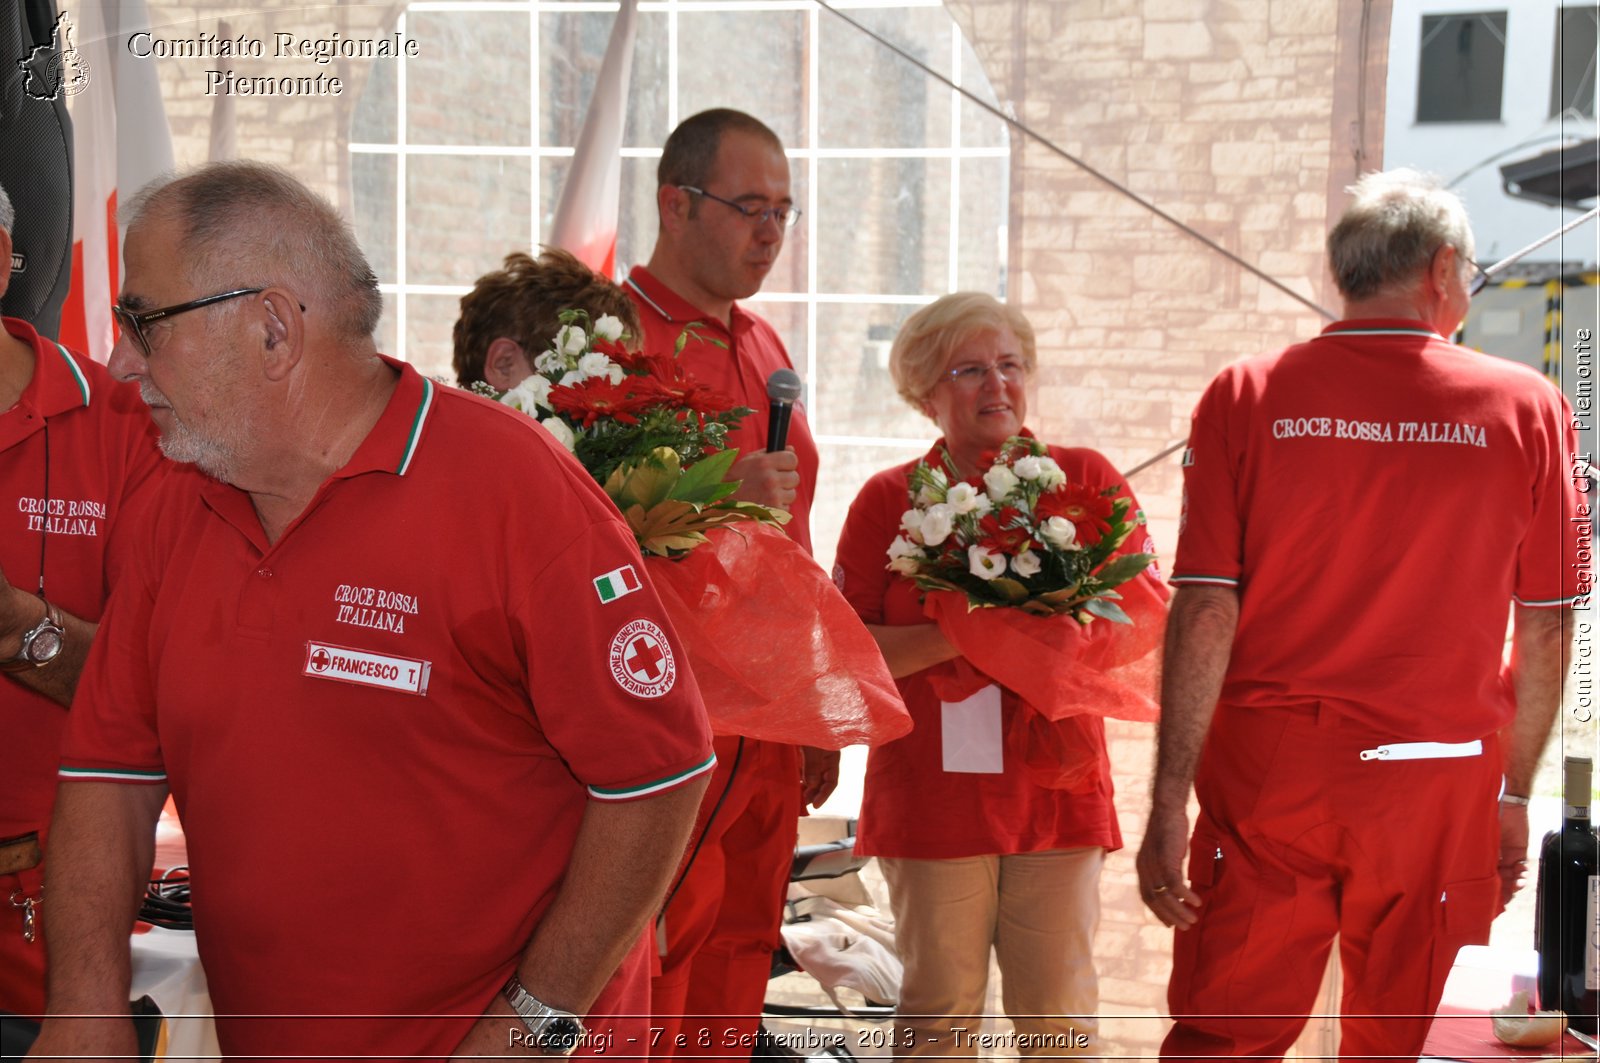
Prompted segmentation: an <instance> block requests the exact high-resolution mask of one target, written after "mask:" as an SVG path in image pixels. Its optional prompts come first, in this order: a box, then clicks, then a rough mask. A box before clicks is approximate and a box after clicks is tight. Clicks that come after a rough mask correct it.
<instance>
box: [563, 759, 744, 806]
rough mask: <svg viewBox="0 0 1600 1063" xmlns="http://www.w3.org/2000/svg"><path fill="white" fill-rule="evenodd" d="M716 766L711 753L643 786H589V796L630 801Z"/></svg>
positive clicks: (607, 799) (674, 784)
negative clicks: (674, 773)
mask: <svg viewBox="0 0 1600 1063" xmlns="http://www.w3.org/2000/svg"><path fill="white" fill-rule="evenodd" d="M716 766H717V755H716V754H715V753H713V754H712V755H711V756H709V757H707V758H706V759H705V760H704V761H702V762H701V763H699V764H697V765H695V766H694V767H692V768H690V769H689V770H687V771H681V772H679V773H678V774H676V775H669V776H667V777H666V778H665V779H657V780H656V781H655V782H650V783H645V784H644V785H643V786H628V787H623V788H622V789H617V790H610V789H605V788H602V787H599V786H591V787H589V796H590V797H593V798H596V799H597V800H600V801H631V800H633V799H634V798H636V797H648V796H649V795H651V794H658V793H660V792H662V791H663V790H671V789H672V788H673V787H675V786H678V785H680V784H682V783H684V782H687V781H688V780H690V779H692V778H694V777H695V776H696V775H704V774H705V773H706V772H708V771H710V770H711V769H712V768H714V767H716Z"/></svg>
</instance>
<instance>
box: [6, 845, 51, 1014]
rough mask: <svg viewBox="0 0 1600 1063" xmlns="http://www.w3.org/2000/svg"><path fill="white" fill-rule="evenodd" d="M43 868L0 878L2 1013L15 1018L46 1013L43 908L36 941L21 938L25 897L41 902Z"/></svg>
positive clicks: (35, 927) (37, 927) (37, 923)
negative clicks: (22, 906) (22, 904)
mask: <svg viewBox="0 0 1600 1063" xmlns="http://www.w3.org/2000/svg"><path fill="white" fill-rule="evenodd" d="M43 881H44V865H43V864H41V865H39V866H38V867H34V868H29V869H28V870H27V871H19V872H17V873H16V874H14V875H0V1011H9V1012H11V1013H12V1014H14V1015H31V1016H34V1017H35V1018H37V1017H38V1016H41V1015H43V1014H44V906H43V905H42V904H41V905H40V906H39V908H38V909H37V912H36V918H35V922H34V938H33V940H32V941H31V942H30V941H27V940H25V939H24V938H23V936H22V915H23V910H22V909H21V908H19V907H17V905H18V904H20V903H21V902H22V901H23V900H24V899H25V898H28V897H32V898H33V899H35V900H42V898H43V895H44V894H43V889H42V886H41V884H42V883H43Z"/></svg>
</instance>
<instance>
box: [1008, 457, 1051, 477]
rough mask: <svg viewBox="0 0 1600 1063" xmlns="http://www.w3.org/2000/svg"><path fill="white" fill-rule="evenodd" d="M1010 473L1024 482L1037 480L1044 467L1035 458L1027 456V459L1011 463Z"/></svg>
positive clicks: (1019, 459)
mask: <svg viewBox="0 0 1600 1063" xmlns="http://www.w3.org/2000/svg"><path fill="white" fill-rule="evenodd" d="M1011 471H1012V472H1014V473H1016V474H1017V475H1018V476H1020V477H1021V478H1022V479H1024V480H1037V479H1038V478H1039V475H1040V474H1041V473H1042V472H1044V465H1043V464H1042V463H1041V461H1040V460H1039V459H1038V458H1037V457H1035V456H1034V455H1032V454H1029V455H1028V456H1027V457H1025V458H1018V459H1017V460H1016V461H1015V462H1013V463H1012V466H1011Z"/></svg>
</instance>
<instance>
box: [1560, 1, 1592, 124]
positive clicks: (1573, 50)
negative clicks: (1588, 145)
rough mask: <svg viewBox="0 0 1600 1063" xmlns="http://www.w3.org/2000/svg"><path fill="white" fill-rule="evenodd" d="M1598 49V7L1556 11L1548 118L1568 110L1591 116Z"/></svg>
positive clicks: (1588, 5)
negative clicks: (1554, 45)
mask: <svg viewBox="0 0 1600 1063" xmlns="http://www.w3.org/2000/svg"><path fill="white" fill-rule="evenodd" d="M1597 50H1600V5H1597V4H1582V5H1580V6H1576V7H1563V8H1561V9H1559V10H1558V11H1557V12H1556V47H1555V58H1554V62H1553V63H1552V66H1551V71H1550V117H1551V118H1554V117H1556V116H1557V115H1559V114H1562V113H1564V112H1567V111H1571V112H1573V113H1575V114H1579V115H1582V116H1583V117H1584V118H1593V117H1594V114H1595V58H1596V51H1597Z"/></svg>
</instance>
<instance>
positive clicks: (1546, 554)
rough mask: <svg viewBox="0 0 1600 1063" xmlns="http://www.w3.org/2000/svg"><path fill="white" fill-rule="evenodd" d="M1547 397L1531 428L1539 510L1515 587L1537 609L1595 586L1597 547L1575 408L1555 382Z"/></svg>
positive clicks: (1522, 549) (1521, 551)
mask: <svg viewBox="0 0 1600 1063" xmlns="http://www.w3.org/2000/svg"><path fill="white" fill-rule="evenodd" d="M1542 397H1543V398H1544V399H1545V401H1544V402H1542V403H1541V404H1540V407H1539V409H1540V417H1539V423H1538V424H1537V425H1536V426H1535V427H1534V429H1533V430H1532V431H1530V432H1529V435H1530V436H1531V437H1532V443H1531V444H1530V453H1529V460H1530V464H1531V466H1532V473H1533V476H1532V481H1533V482H1532V487H1533V512H1532V518H1531V519H1530V520H1529V522H1528V529H1527V532H1526V534H1524V536H1523V538H1522V542H1521V543H1519V544H1518V546H1517V574H1516V586H1515V590H1514V592H1513V593H1514V595H1515V598H1516V602H1517V604H1518V605H1523V606H1530V607H1534V608H1539V607H1546V608H1549V607H1556V606H1565V605H1572V604H1574V603H1575V602H1576V601H1578V599H1580V598H1583V597H1586V596H1587V595H1588V594H1589V593H1590V591H1591V590H1592V589H1593V585H1594V581H1593V575H1592V570H1591V567H1590V564H1589V557H1588V556H1586V555H1587V554H1589V553H1591V552H1592V543H1593V531H1592V529H1593V527H1594V524H1593V520H1594V514H1593V512H1592V511H1591V508H1590V505H1589V500H1588V498H1587V497H1586V496H1585V495H1584V494H1583V492H1582V491H1581V490H1580V488H1579V484H1580V481H1581V480H1582V479H1583V472H1584V470H1583V469H1582V467H1581V466H1578V465H1577V464H1576V459H1577V455H1578V437H1577V432H1576V431H1575V430H1574V429H1573V427H1572V410H1571V408H1570V407H1569V406H1568V405H1567V400H1566V397H1565V396H1563V395H1561V394H1560V393H1559V392H1557V391H1556V390H1555V388H1553V387H1547V388H1546V389H1545V394H1544V396H1542Z"/></svg>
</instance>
